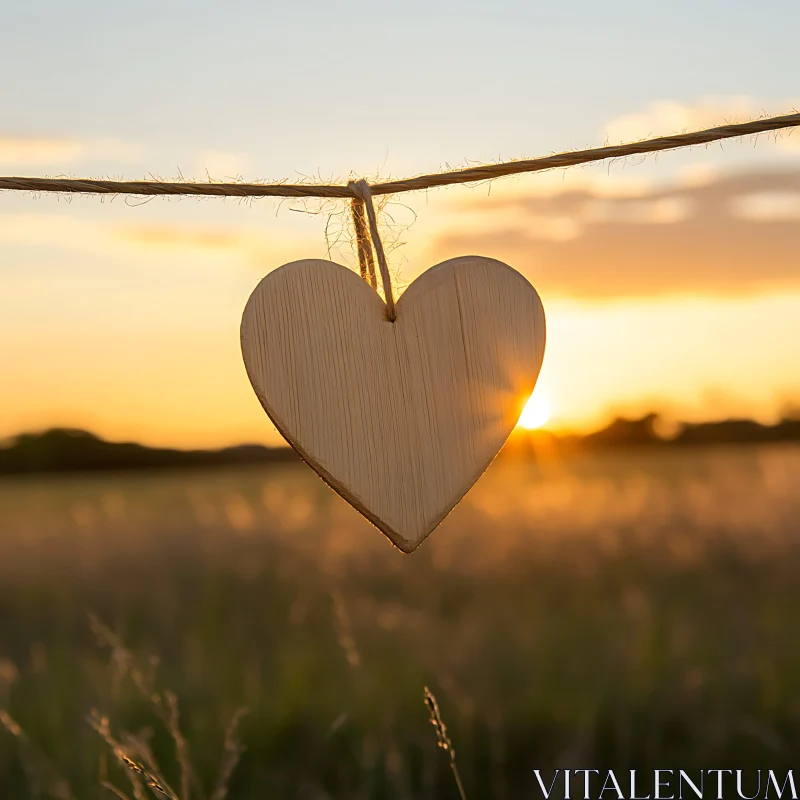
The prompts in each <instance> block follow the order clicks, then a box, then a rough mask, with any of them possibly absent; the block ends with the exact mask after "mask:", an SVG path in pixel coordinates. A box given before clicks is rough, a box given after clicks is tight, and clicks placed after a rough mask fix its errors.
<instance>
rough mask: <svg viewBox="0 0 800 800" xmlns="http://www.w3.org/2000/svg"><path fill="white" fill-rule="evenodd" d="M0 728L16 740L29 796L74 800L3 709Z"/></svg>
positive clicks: (63, 783)
mask: <svg viewBox="0 0 800 800" xmlns="http://www.w3.org/2000/svg"><path fill="white" fill-rule="evenodd" d="M0 726H2V727H3V728H5V729H6V730H7V731H8V732H9V733H10V734H11V735H12V736H13V737H14V738H15V739H16V740H17V744H18V745H19V752H20V759H21V761H22V768H23V769H24V771H25V777H26V778H27V781H28V786H29V789H30V792H31V796H33V797H40V796H42V795H48V796H50V797H53V798H56V800H74V795H73V794H72V791H71V789H70V787H69V784H68V783H67V781H66V779H65V778H62V777H61V775H59V774H58V773H57V772H56V770H55V768H54V767H53V765H52V764H51V763H50V762H49V761H48V760H47V758H45V756H44V755H43V754H42V753H41V752H40V751H39V750H38V748H36V747H35V746H34V744H33V743H32V742H31V740H30V739H29V738H28V736H27V734H26V733H25V731H23V730H22V728H21V727H20V725H19V724H18V723H17V722H16V721H15V720H14V719H13V718H12V717H11V715H10V714H9V713H8V712H7V711H5V710H4V709H0Z"/></svg>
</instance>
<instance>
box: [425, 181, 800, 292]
mask: <svg viewBox="0 0 800 800" xmlns="http://www.w3.org/2000/svg"><path fill="white" fill-rule="evenodd" d="M481 207H482V209H483V220H482V221H481V223H480V224H479V225H477V226H476V225H474V224H473V220H472V219H470V217H471V215H470V214H465V216H464V217H463V223H462V224H461V225H459V226H458V227H453V228H451V229H450V230H445V231H444V232H442V233H441V234H440V235H439V236H438V237H437V238H436V239H435V241H434V242H433V245H432V250H433V254H432V255H433V257H434V258H438V259H442V258H448V257H452V256H454V255H457V254H462V253H482V254H486V255H491V256H493V257H496V258H500V259H503V260H505V261H508V262H509V263H510V264H511V265H513V266H515V267H516V268H518V269H521V270H522V271H523V272H525V273H526V274H527V275H528V276H529V277H530V278H531V279H532V280H533V281H534V282H535V284H536V286H537V288H540V289H541V290H543V291H545V292H547V293H550V294H559V295H567V296H576V297H585V298H591V297H594V298H599V297H625V296H654V295H686V294H694V295H715V296H719V295H726V294H727V295H731V294H743V293H755V292H764V291H773V290H775V289H776V288H786V287H792V288H796V289H800V257H798V253H800V225H798V219H799V218H800V171H798V170H793V171H790V170H784V171H774V172H770V171H758V172H750V173H742V174H738V175H726V176H717V177H714V176H713V175H711V174H709V175H706V176H705V177H704V179H703V180H694V181H679V182H678V183H676V184H675V185H674V186H671V187H668V188H652V189H650V190H649V191H647V192H645V193H643V194H638V195H635V196H617V197H614V196H608V195H607V194H600V193H598V192H596V191H594V190H593V189H592V188H590V187H585V188H572V187H566V188H564V189H563V190H562V191H561V192H560V193H557V194H549V195H546V196H543V195H541V194H538V193H536V194H523V195H516V196H504V197H501V198H497V199H492V198H488V199H483V200H482V201H481ZM547 220H550V221H552V222H553V224H556V223H557V224H558V225H559V226H561V227H562V228H563V226H564V222H563V221H565V220H566V221H568V222H569V223H570V225H571V227H570V228H569V230H570V232H571V235H570V236H569V237H563V236H561V237H559V236H554V235H548V234H547V232H546V227H547ZM557 221H558V222H557ZM543 229H545V231H544V232H543Z"/></svg>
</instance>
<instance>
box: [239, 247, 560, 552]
mask: <svg viewBox="0 0 800 800" xmlns="http://www.w3.org/2000/svg"><path fill="white" fill-rule="evenodd" d="M241 337H242V354H243V356H244V363H245V367H246V369H247V374H248V376H249V377H250V382H251V383H252V385H253V388H254V389H255V392H256V394H257V395H258V399H259V400H260V401H261V405H262V406H263V407H264V409H265V410H266V412H267V414H269V417H270V419H271V420H272V421H273V423H274V424H275V426H276V427H277V429H278V430H279V431H280V432H281V434H282V435H283V436H284V437H285V439H286V440H287V441H288V442H289V444H290V445H291V446H292V447H294V449H295V450H296V451H297V452H298V453H299V454H300V456H301V457H302V458H303V459H304V460H305V461H306V462H308V464H309V465H310V466H311V467H312V468H313V469H314V470H315V471H316V472H317V473H318V474H319V475H320V476H321V477H322V479H323V480H324V481H325V482H326V483H328V484H329V485H330V486H331V487H332V488H333V489H335V490H336V491H337V492H338V493H339V494H340V495H341V496H342V497H343V498H344V499H345V500H347V501H348V502H349V503H351V504H352V505H353V506H355V508H356V509H358V510H359V511H360V512H361V513H362V514H363V515H364V516H365V517H367V518H368V519H369V520H370V521H371V522H372V523H374V524H375V525H376V526H377V527H378V528H379V529H380V530H381V531H383V533H385V534H386V536H388V537H389V539H391V540H392V542H394V544H395V545H397V547H399V548H400V549H401V550H403V551H404V552H406V553H410V552H411V551H412V550H414V549H415V548H416V547H417V546H418V545H419V544H420V542H422V540H423V539H424V538H425V537H426V536H427V535H428V534H429V533H430V532H431V531H432V530H433V529H434V528H435V527H436V526H437V525H438V524H439V523H440V522H441V521H442V520H443V519H444V518H445V516H446V515H447V514H448V513H449V512H450V511H451V510H452V509H453V507H454V506H455V505H456V503H458V501H459V500H460V499H461V498H462V497H463V496H464V495H465V494H466V492H467V491H468V490H469V488H470V487H471V486H472V484H473V483H475V481H476V480H477V479H478V478H479V477H480V476H481V474H482V473H483V471H484V470H485V469H486V468H487V467H488V466H489V464H490V463H491V462H492V460H493V459H494V457H495V456H496V455H497V453H498V451H499V450H500V448H501V447H502V446H503V444H504V442H505V441H506V439H507V438H508V435H509V434H510V433H511V431H512V429H513V428H514V426H515V425H516V423H517V420H518V419H519V415H520V412H521V410H522V407H523V405H524V404H525V402H526V401H527V399H528V397H529V396H530V394H531V392H532V391H533V387H534V385H535V383H536V378H537V376H538V375H539V369H540V368H541V365H542V358H543V356H544V344H545V319H544V310H543V308H542V303H541V301H540V299H539V295H538V294H537V293H536V290H535V289H534V288H533V287H532V286H531V285H530V283H528V281H527V280H526V279H525V278H523V277H522V275H520V274H519V273H518V272H516V271H514V270H513V269H512V268H511V267H509V266H508V265H506V264H503V263H502V262H500V261H495V260H493V259H490V258H481V257H478V256H464V257H462V258H454V259H451V260H449V261H445V262H443V263H441V264H438V265H437V266H435V267H433V268H431V269H429V270H428V271H427V272H425V273H424V274H423V275H421V276H420V277H419V278H417V280H415V281H414V282H413V283H412V284H411V286H409V287H408V289H407V290H406V291H405V292H404V293H403V295H402V296H401V297H400V299H399V301H398V302H397V319H396V320H395V321H394V322H389V321H388V319H387V317H386V306H385V304H384V302H383V300H382V299H381V298H380V296H379V295H378V294H377V293H376V292H375V291H374V290H373V289H372V288H371V287H370V286H369V284H367V283H366V281H364V280H362V279H361V278H360V277H359V276H358V275H357V274H356V273H355V272H353V271H351V270H349V269H347V268H346V267H343V266H341V265H339V264H334V263H332V262H330V261H321V260H312V259H309V260H305V261H294V262H292V263H291V264H286V265H285V266H283V267H280V268H279V269H276V270H275V271H274V272H271V273H270V274H269V275H267V276H266V277H265V278H264V279H263V280H262V281H261V283H259V285H258V286H257V287H256V289H255V291H254V292H253V294H252V295H251V297H250V299H249V301H248V303H247V306H246V308H245V310H244V315H243V317H242V329H241Z"/></svg>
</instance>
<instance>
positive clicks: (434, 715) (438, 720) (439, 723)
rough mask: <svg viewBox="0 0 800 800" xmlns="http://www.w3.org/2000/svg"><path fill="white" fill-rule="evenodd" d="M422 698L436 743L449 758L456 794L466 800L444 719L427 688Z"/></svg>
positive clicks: (433, 696) (434, 698) (454, 752)
mask: <svg viewBox="0 0 800 800" xmlns="http://www.w3.org/2000/svg"><path fill="white" fill-rule="evenodd" d="M424 697H425V705H426V706H427V707H428V714H430V719H431V725H433V728H434V730H435V731H436V743H437V744H438V745H439V747H441V748H442V750H444V751H445V752H446V753H447V754H448V756H449V758H450V769H451V770H452V771H453V777H454V778H455V781H456V786H458V793H459V795H460V796H461V800H467V795H466V794H465V792H464V784H463V783H462V782H461V775H460V774H459V772H458V764H457V763H456V751H455V749H454V747H453V743H452V742H451V741H450V736H449V735H448V733H447V725H445V724H444V719H442V714H441V712H440V711H439V704H438V703H437V702H436V697H435V695H434V694H433V692H432V691H431V690H430V689H429V688H428V687H427V686H426V687H425V689H424Z"/></svg>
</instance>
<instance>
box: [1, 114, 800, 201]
mask: <svg viewBox="0 0 800 800" xmlns="http://www.w3.org/2000/svg"><path fill="white" fill-rule="evenodd" d="M797 126H800V113H794V114H786V115H784V116H780V117H768V118H765V119H756V120H751V121H750V122H741V123H737V124H733V125H722V126H719V127H716V128H708V129H706V130H702V131H695V132H693V133H680V134H676V135H675V136H661V137H659V138H657V139H646V140H644V141H641V142H631V143H630V144H620V145H612V146H610V147H597V148H594V149H591V150H576V151H574V152H571V153H556V154H555V155H550V156H543V157H542V158H533V159H528V160H524V161H507V162H505V163H501V164H486V165H483V166H478V167H468V168H467V169H460V170H454V171H451V172H440V173H435V174H431V175H420V176H418V177H416V178H406V179H403V180H397V181H388V182H386V183H376V184H374V185H373V186H371V187H370V190H371V192H372V194H373V195H381V194H397V193H399V192H413V191H418V190H420V189H433V188H435V187H437V186H450V185H452V184H456V183H474V182H476V181H486V180H492V179H494V178H502V177H503V176H505V175H518V174H520V173H523V172H541V171H543V170H547V169H558V168H561V167H574V166H577V165H579V164H589V163H592V162H595V161H604V160H606V159H610V158H625V157H626V156H635V155H643V154H645V153H656V152H660V151H662V150H676V149H678V148H682V147H692V146H694V145H699V144H708V143H709V142H715V141H720V140H722V139H733V138H736V137H739V136H748V135H750V134H758V133H765V132H767V131H777V130H781V129H783V128H793V127H797ZM3 189H5V190H12V191H23V192H67V193H72V194H133V195H142V196H148V195H195V196H206V197H339V198H343V199H349V198H351V197H352V196H353V192H352V189H351V188H350V186H349V185H346V186H326V185H315V184H302V183H301V184H289V183H276V184H263V183H170V182H163V181H106V180H93V179H88V178H87V179H72V178H20V177H10V178H0V190H3Z"/></svg>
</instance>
